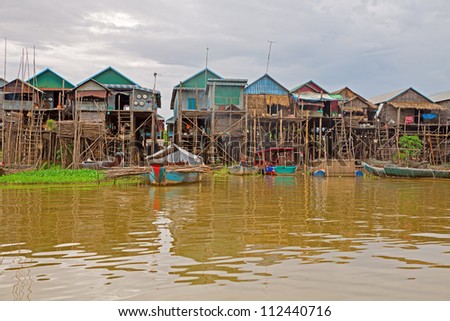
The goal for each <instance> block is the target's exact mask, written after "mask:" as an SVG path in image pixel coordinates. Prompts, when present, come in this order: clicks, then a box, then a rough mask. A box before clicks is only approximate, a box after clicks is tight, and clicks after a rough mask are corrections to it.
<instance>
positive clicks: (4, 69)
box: [3, 37, 8, 81]
mask: <svg viewBox="0 0 450 321" xmlns="http://www.w3.org/2000/svg"><path fill="white" fill-rule="evenodd" d="M7 44H8V43H7V41H6V37H5V61H4V65H3V79H4V80H5V81H6V47H7Z"/></svg>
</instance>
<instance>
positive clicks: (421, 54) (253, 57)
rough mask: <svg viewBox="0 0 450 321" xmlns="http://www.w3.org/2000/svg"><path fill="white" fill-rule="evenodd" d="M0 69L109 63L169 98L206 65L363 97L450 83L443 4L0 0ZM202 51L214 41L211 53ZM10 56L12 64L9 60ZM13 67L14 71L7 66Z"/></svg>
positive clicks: (90, 67) (70, 69)
mask: <svg viewBox="0 0 450 321" xmlns="http://www.w3.org/2000/svg"><path fill="white" fill-rule="evenodd" d="M0 37H1V38H3V39H6V59H5V49H4V47H5V40H3V41H1V39H0V51H1V53H0V56H1V59H2V63H1V66H0V70H1V72H0V77H2V78H3V75H4V74H5V69H6V78H7V80H12V79H15V78H17V77H18V76H19V77H20V78H25V79H28V78H29V77H31V76H32V75H33V74H34V71H36V72H40V71H42V70H43V69H45V68H47V67H48V68H51V69H52V70H53V71H55V72H56V73H58V74H60V75H61V76H63V77H64V78H66V79H67V80H69V81H70V82H72V83H73V84H75V85H76V84H78V83H80V82H82V81H83V80H85V79H87V78H89V77H90V76H92V75H94V74H96V73H98V72H99V71H101V70H103V69H104V68H106V67H108V66H112V67H114V68H115V69H117V70H118V71H119V72H121V73H122V74H124V75H125V76H127V77H128V78H130V79H132V80H134V81H135V82H137V83H138V84H139V85H141V86H143V87H149V88H153V86H154V85H155V77H154V73H157V75H156V88H157V89H158V90H159V91H160V92H161V95H162V103H163V106H162V109H161V111H160V113H161V114H162V115H163V116H165V117H170V116H171V114H172V112H171V111H170V108H169V104H170V96H171V94H172V88H173V87H174V86H175V85H177V84H178V83H179V82H180V81H182V80H185V79H187V78H189V77H190V76H192V75H193V74H195V73H197V72H198V71H200V70H202V69H204V68H205V66H206V52H208V67H209V68H210V69H211V70H213V71H214V72H216V73H218V74H219V75H221V76H222V77H224V78H238V79H248V82H249V83H251V82H253V81H255V80H257V79H258V78H259V77H261V76H262V75H264V73H265V72H266V68H267V61H268V59H267V58H268V53H269V45H270V43H269V41H273V43H272V47H271V51H270V61H269V67H268V73H269V74H270V75H271V76H272V77H273V78H274V79H276V80H277V81H278V82H279V83H280V84H282V85H283V86H285V87H286V88H288V89H292V88H294V87H295V86H297V85H300V84H302V83H304V82H307V81H309V80H313V81H315V82H316V83H318V84H319V85H320V86H321V87H323V88H325V89H326V90H328V91H334V90H338V89H340V88H343V87H346V86H348V87H349V88H351V89H352V90H353V91H355V92H357V93H359V94H361V95H362V96H363V97H365V98H371V97H373V96H377V95H380V94H383V93H386V92H389V91H393V90H397V89H402V88H408V87H413V88H415V89H416V90H418V91H419V92H421V93H423V94H425V95H430V94H433V93H436V92H441V91H447V90H450V54H449V53H450V41H449V40H450V2H449V1H445V0H424V1H421V0H416V1H414V0H411V1H407V0H396V1H392V0H386V1H384V0H372V1H370V0H369V1H350V0H334V1H333V0H315V1H306V0H276V1H275V0H272V1H267V0H246V1H239V0H228V1H222V0H214V1H211V0H210V1H206V0H184V1H179V0H171V1H154V0H128V1H123V0H121V1H118V0H108V1H105V0H96V1H92V0H77V1H58V0H40V1H33V0H20V1H9V2H6V1H2V2H1V3H0ZM206 48H209V50H208V51H207V50H206ZM5 62H6V64H5ZM5 65H6V68H5Z"/></svg>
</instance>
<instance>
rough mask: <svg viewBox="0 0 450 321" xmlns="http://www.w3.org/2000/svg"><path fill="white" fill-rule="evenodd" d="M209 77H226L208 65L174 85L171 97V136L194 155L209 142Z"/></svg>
mask: <svg viewBox="0 0 450 321" xmlns="http://www.w3.org/2000/svg"><path fill="white" fill-rule="evenodd" d="M208 79H223V78H222V77H221V76H219V75H218V74H217V73H215V72H213V71H212V70H210V69H208V68H205V69H203V70H201V71H199V72H197V73H196V74H194V75H192V76H191V77H189V78H187V79H186V80H183V81H180V83H179V84H177V85H176V86H174V87H173V91H172V97H171V100H170V109H171V110H173V117H171V118H169V119H168V121H167V125H168V126H167V127H168V132H169V136H170V137H172V138H173V140H174V142H175V143H177V144H178V145H180V146H182V147H183V148H185V149H187V150H189V151H190V152H192V153H194V154H197V153H198V152H199V151H200V150H202V149H203V148H204V146H205V144H206V141H205V139H206V137H205V135H206V132H207V130H208V128H207V120H208V119H209V117H210V112H209V111H208V109H209V108H208V107H209V105H208V96H207V94H206V88H207V82H208ZM208 132H209V130H208Z"/></svg>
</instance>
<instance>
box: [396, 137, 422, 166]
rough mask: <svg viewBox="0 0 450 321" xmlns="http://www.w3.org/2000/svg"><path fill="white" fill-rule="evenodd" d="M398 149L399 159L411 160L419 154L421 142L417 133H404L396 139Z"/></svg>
mask: <svg viewBox="0 0 450 321" xmlns="http://www.w3.org/2000/svg"><path fill="white" fill-rule="evenodd" d="M398 145H399V147H400V151H399V153H398V157H399V159H401V160H412V159H415V158H417V157H419V156H420V154H421V153H422V148H423V144H422V141H421V140H420V138H419V136H417V135H404V136H402V137H400V140H399V141H398Z"/></svg>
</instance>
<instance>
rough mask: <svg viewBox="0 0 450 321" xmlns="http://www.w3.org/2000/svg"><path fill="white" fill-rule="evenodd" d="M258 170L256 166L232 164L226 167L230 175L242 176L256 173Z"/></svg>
mask: <svg viewBox="0 0 450 321" xmlns="http://www.w3.org/2000/svg"><path fill="white" fill-rule="evenodd" d="M259 171H260V169H259V167H257V166H242V165H234V166H230V167H228V173H230V174H231V175H237V176H244V175H256V174H258V173H259Z"/></svg>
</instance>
